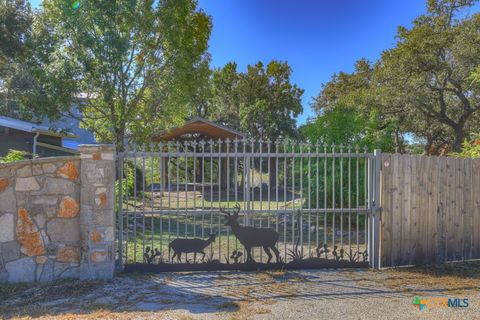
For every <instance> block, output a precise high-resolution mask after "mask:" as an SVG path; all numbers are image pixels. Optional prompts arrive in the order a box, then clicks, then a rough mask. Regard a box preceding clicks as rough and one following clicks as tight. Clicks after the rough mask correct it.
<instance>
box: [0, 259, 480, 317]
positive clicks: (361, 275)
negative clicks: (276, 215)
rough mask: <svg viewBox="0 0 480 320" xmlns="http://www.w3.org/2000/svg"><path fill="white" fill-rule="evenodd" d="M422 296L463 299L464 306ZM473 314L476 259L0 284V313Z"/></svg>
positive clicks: (477, 308)
mask: <svg viewBox="0 0 480 320" xmlns="http://www.w3.org/2000/svg"><path fill="white" fill-rule="evenodd" d="M415 296H420V297H421V298H422V299H425V298H433V297H441V298H461V299H464V298H468V299H469V307H468V308H447V307H440V306H431V307H429V308H426V309H424V310H422V311H420V310H419V309H418V308H417V307H415V306H414V305H413V303H412V301H413V299H414V297H415ZM387 315H388V318H389V319H418V318H422V319H480V263H461V264H448V265H442V266H440V267H436V268H404V269H396V270H382V271H369V270H309V271H307V270H305V271H289V272H282V271H272V272H196V273H175V274H173V273H171V274H141V275H139V274H122V275H119V276H118V277H116V278H115V279H114V280H111V281H86V282H81V281H77V280H71V281H61V282H56V283H51V284H33V285H3V286H0V318H2V319H17V318H25V319H30V318H40V319H180V320H183V319H296V320H299V319H385V317H386V316H387Z"/></svg>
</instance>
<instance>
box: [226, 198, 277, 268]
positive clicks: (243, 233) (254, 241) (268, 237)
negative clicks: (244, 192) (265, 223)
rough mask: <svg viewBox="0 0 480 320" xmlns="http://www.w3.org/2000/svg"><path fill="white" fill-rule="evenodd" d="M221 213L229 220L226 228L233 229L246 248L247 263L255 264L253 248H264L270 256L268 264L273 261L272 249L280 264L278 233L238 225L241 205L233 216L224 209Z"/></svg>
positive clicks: (268, 229) (271, 230)
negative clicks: (277, 245)
mask: <svg viewBox="0 0 480 320" xmlns="http://www.w3.org/2000/svg"><path fill="white" fill-rule="evenodd" d="M220 212H221V213H223V214H224V217H225V218H226V219H227V221H226V222H225V225H226V226H230V227H231V228H232V232H233V234H234V235H235V237H237V239H238V241H240V243H241V244H242V245H243V246H244V247H245V250H246V251H247V262H255V260H253V257H252V248H253V247H262V248H263V250H264V251H265V253H266V254H267V256H268V261H267V263H270V261H271V260H272V254H271V252H270V249H271V250H272V251H273V252H274V253H275V257H276V259H277V263H279V262H280V252H279V251H278V249H277V247H276V244H277V241H278V238H279V234H278V232H276V231H275V230H273V229H272V228H255V227H242V226H240V224H239V223H238V221H237V219H238V213H239V212H240V205H239V204H238V203H237V204H236V205H235V207H234V208H233V214H231V213H230V211H229V210H227V209H225V208H224V207H222V208H220Z"/></svg>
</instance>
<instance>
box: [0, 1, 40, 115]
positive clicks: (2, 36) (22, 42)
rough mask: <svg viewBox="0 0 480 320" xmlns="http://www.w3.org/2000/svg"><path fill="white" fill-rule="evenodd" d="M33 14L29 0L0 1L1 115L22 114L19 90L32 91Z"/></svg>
mask: <svg viewBox="0 0 480 320" xmlns="http://www.w3.org/2000/svg"><path fill="white" fill-rule="evenodd" d="M32 22H33V13H32V11H31V9H30V5H29V3H28V2H26V1H25V0H0V114H2V115H9V116H18V115H19V112H20V111H21V107H20V105H19V103H18V102H19V101H18V100H17V99H16V97H17V96H18V92H21V91H23V90H28V89H29V87H30V85H29V81H28V79H29V71H28V69H27V68H26V67H27V66H26V60H27V59H28V56H29V55H30V54H31V47H32V46H31V35H32Z"/></svg>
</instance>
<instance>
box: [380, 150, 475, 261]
mask: <svg viewBox="0 0 480 320" xmlns="http://www.w3.org/2000/svg"><path fill="white" fill-rule="evenodd" d="M381 170H382V172H381V179H382V180H381V187H380V189H381V207H382V213H381V236H380V239H381V243H380V246H381V248H380V255H381V257H380V259H381V266H382V267H389V266H402V265H412V264H434V263H439V262H443V261H456V260H467V259H478V258H480V159H460V158H447V157H428V156H412V155H399V154H393V155H392V154H383V155H382V169H381Z"/></svg>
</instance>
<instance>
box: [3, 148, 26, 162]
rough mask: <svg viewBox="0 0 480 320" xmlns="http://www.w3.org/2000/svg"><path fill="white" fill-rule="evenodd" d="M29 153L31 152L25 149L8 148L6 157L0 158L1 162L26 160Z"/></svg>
mask: <svg viewBox="0 0 480 320" xmlns="http://www.w3.org/2000/svg"><path fill="white" fill-rule="evenodd" d="M29 155H30V154H29V153H28V152H25V151H20V150H13V149H10V150H8V153H7V155H6V156H5V157H3V158H0V163H9V162H15V161H21V160H25V159H27V157H28V156H29Z"/></svg>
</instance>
